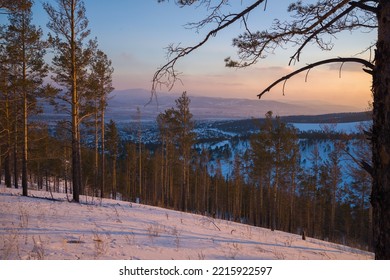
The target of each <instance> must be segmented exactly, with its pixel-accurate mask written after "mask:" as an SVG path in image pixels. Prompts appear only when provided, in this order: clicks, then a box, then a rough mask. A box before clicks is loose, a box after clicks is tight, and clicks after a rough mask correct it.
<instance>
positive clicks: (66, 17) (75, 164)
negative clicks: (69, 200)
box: [44, 0, 96, 202]
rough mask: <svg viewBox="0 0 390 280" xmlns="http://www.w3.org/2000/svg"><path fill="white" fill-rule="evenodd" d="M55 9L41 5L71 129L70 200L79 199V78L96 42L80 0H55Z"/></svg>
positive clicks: (56, 75)
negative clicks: (71, 198)
mask: <svg viewBox="0 0 390 280" xmlns="http://www.w3.org/2000/svg"><path fill="white" fill-rule="evenodd" d="M56 2H57V5H58V8H57V9H56V8H54V7H53V6H52V5H51V4H49V3H45V4H44V8H45V10H46V12H47V14H48V15H49V18H50V21H49V23H48V27H49V29H51V31H53V32H54V34H55V36H54V37H51V43H52V47H53V49H54V58H53V62H52V64H53V68H52V71H53V73H54V77H53V79H54V81H55V82H57V83H58V84H59V85H60V86H62V87H64V88H65V90H64V91H62V92H61V94H60V95H58V96H57V98H58V99H60V100H62V101H63V102H65V103H66V104H67V105H69V107H70V108H69V107H68V108H67V109H66V111H67V112H68V114H69V115H70V118H71V131H72V182H73V200H74V201H76V202H79V200H80V198H79V196H80V192H81V187H82V180H81V175H82V174H81V143H80V124H81V108H80V107H81V103H82V94H81V92H82V91H83V90H84V91H85V88H84V89H83V88H82V81H83V80H84V82H85V74H86V69H87V66H88V65H89V62H90V59H91V56H92V54H93V53H94V51H95V48H96V42H94V41H89V43H88V44H86V42H85V41H86V39H87V38H88V36H89V34H90V30H89V29H88V20H87V18H86V10H85V6H84V2H83V1H82V0H57V1H56Z"/></svg>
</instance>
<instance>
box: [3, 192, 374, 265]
mask: <svg viewBox="0 0 390 280" xmlns="http://www.w3.org/2000/svg"><path fill="white" fill-rule="evenodd" d="M30 195H32V196H34V198H32V197H28V198H26V197H22V196H20V191H19V190H14V189H12V190H11V189H7V188H5V187H4V186H3V185H1V186H0V213H1V216H0V259H3V260H4V259H8V260H19V259H22V260H29V259H46V260H78V259H86V260H96V259H103V260H129V259H132V260H232V259H235V260H314V259H315V260H329V259H331V260H336V259H338V260H340V259H343V260H358V259H363V260H368V259H373V258H374V255H373V254H372V253H369V252H365V251H360V250H357V249H353V248H349V247H345V246H342V245H338V244H333V243H328V242H324V241H320V240H316V239H311V238H307V240H305V241H304V240H302V239H301V236H299V235H293V234H288V233H284V232H279V231H275V232H272V231H270V230H269V229H263V228H257V227H252V226H248V225H243V224H238V223H233V222H229V221H224V220H217V219H212V218H210V217H204V216H200V215H195V214H186V213H181V212H176V211H171V210H167V209H162V208H157V207H151V206H146V205H142V204H134V203H133V204H131V203H129V202H123V201H114V200H106V199H105V200H103V201H102V202H101V201H100V200H97V199H96V198H95V199H94V200H93V199H92V198H91V197H82V203H81V204H76V203H70V202H68V201H67V199H66V196H65V195H64V194H53V195H54V198H55V199H56V201H53V200H49V199H45V198H51V195H50V193H46V192H34V191H31V192H30Z"/></svg>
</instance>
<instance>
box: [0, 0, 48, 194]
mask: <svg viewBox="0 0 390 280" xmlns="http://www.w3.org/2000/svg"><path fill="white" fill-rule="evenodd" d="M19 4H20V10H18V11H17V12H14V13H11V14H10V16H9V22H10V25H9V27H8V30H7V33H6V45H7V46H6V49H7V54H8V57H9V63H10V64H11V68H12V73H13V78H12V80H11V85H10V88H11V89H13V90H16V91H17V92H20V95H21V96H20V99H21V103H22V105H21V111H22V116H21V123H22V124H21V130H22V143H23V145H22V188H23V195H24V196H27V194H28V191H27V160H28V155H27V154H28V121H29V115H30V114H31V113H32V112H33V110H34V109H36V100H37V97H42V96H43V92H44V89H43V79H44V77H45V76H46V74H47V72H48V67H47V65H46V63H45V62H44V55H45V53H46V51H45V43H44V42H43V41H42V39H41V37H42V30H41V29H38V28H36V27H35V26H34V25H32V23H31V21H32V13H31V7H32V4H33V2H32V1H30V0H23V1H20V2H19Z"/></svg>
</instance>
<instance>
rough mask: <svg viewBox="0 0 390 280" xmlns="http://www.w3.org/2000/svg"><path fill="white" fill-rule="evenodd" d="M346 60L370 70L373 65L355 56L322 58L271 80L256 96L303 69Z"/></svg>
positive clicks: (260, 95) (306, 69)
mask: <svg viewBox="0 0 390 280" xmlns="http://www.w3.org/2000/svg"><path fill="white" fill-rule="evenodd" d="M346 62H354V63H360V64H363V65H364V66H365V67H366V68H368V70H369V71H370V70H371V71H372V70H373V69H374V65H373V64H372V63H371V62H369V61H367V60H365V59H362V58H357V57H338V58H331V59H326V60H322V61H318V62H315V63H312V64H309V65H307V66H305V67H302V68H300V69H298V70H296V71H294V72H292V73H290V74H288V75H286V76H284V77H282V78H280V79H278V80H276V81H275V82H273V83H272V84H271V85H270V86H268V87H267V88H266V89H265V90H263V91H262V92H261V93H260V94H258V95H257V96H258V97H259V99H260V98H261V97H262V96H263V95H264V94H265V93H266V92H268V91H270V90H271V89H272V88H273V87H275V86H276V85H277V84H279V83H281V82H283V81H284V82H286V81H287V80H288V79H290V78H291V77H293V76H295V75H297V74H299V73H301V72H304V71H308V70H310V69H312V68H315V67H318V66H321V65H325V64H330V63H346Z"/></svg>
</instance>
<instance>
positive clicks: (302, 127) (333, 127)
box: [290, 121, 372, 134]
mask: <svg viewBox="0 0 390 280" xmlns="http://www.w3.org/2000/svg"><path fill="white" fill-rule="evenodd" d="M371 123H372V122H370V121H364V122H348V123H290V124H291V125H292V126H294V127H295V128H296V129H298V130H299V131H301V132H308V131H324V130H326V129H330V131H331V132H339V133H347V134H351V133H359V129H358V127H359V126H361V125H364V126H368V125H370V124H371Z"/></svg>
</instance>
